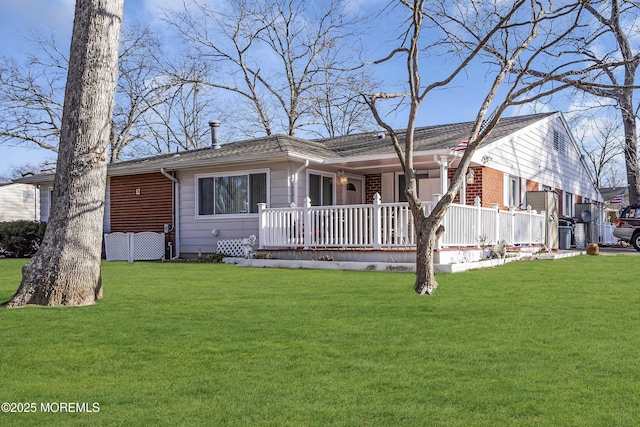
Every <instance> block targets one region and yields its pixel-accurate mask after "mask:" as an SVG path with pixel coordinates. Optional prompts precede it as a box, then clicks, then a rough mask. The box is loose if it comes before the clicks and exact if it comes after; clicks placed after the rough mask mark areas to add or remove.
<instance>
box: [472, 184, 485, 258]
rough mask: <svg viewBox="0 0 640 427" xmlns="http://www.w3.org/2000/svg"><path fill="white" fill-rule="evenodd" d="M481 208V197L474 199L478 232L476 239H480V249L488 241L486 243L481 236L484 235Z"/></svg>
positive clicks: (476, 230) (476, 229)
mask: <svg viewBox="0 0 640 427" xmlns="http://www.w3.org/2000/svg"><path fill="white" fill-rule="evenodd" d="M481 206H482V201H481V200H480V196H476V197H475V198H474V199H473V207H474V208H475V209H476V226H475V232H476V239H478V247H481V246H482V245H484V244H486V243H487V242H486V241H484V240H486V239H483V238H482V235H481V234H480V233H482V209H480V207H481Z"/></svg>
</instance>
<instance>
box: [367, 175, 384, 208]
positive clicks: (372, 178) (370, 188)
mask: <svg viewBox="0 0 640 427" xmlns="http://www.w3.org/2000/svg"><path fill="white" fill-rule="evenodd" d="M364 187H365V190H364V197H365V200H364V202H365V203H373V196H375V194H376V193H378V194H381V193H382V176H381V175H380V174H379V173H375V174H371V175H365V183H364Z"/></svg>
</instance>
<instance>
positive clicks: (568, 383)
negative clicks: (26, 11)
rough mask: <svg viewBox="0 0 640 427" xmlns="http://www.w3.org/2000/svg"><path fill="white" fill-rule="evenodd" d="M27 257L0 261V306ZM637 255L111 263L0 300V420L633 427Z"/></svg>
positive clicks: (637, 389)
mask: <svg viewBox="0 0 640 427" xmlns="http://www.w3.org/2000/svg"><path fill="white" fill-rule="evenodd" d="M23 263H24V261H21V260H0V301H6V300H7V299H9V298H10V296H11V294H12V293H13V292H14V291H15V290H16V289H17V286H18V283H19V280H20V267H21V266H22V264H23ZM639 273H640V267H639V266H638V263H637V259H636V258H635V257H628V256H617V257H613V256H607V257H604V256H600V257H588V256H581V257H576V258H571V259H564V260H558V261H532V262H520V263H511V264H507V265H505V266H503V267H500V268H495V269H489V270H482V271H473V272H467V273H458V274H453V275H440V276H438V279H439V282H440V287H439V288H438V289H437V291H436V293H435V295H433V296H431V297H419V296H417V295H415V294H414V293H413V291H412V285H413V276H412V275H411V274H407V273H380V272H341V271H309V270H275V269H248V268H238V267H235V266H228V265H213V264H168V263H165V264H159V263H135V264H133V265H129V264H126V263H105V264H104V265H103V279H104V284H105V298H104V299H103V300H101V301H100V302H99V303H98V304H96V305H95V306H92V307H81V308H39V307H34V308H27V309H15V310H0V346H1V347H0V375H1V378H0V402H34V403H36V404H37V405H38V409H39V405H40V403H41V402H44V403H47V402H88V403H89V405H91V404H92V403H93V402H98V403H99V408H100V411H99V412H98V413H41V412H38V413H35V414H32V413H8V414H7V413H0V425H11V426H13V425H24V426H33V425H47V426H51V425H54V426H55V425H60V426H73V425H91V426H99V425H122V426H137V425H159V426H163V425H164V426H188V425H207V426H216V425H230V426H256V425H268V426H326V425H344V426H413V425H415V426H426V425H437V426H503V425H505V426H506V425H509V426H532V425H535V426H578V425H579V426H612V425H616V426H636V425H637V424H638V422H639V421H640V327H638V326H639V325H640V292H639V288H638V284H637V283H638V281H637V278H638V277H639V276H640V274H639Z"/></svg>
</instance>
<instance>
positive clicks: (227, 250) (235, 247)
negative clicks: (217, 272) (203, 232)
mask: <svg viewBox="0 0 640 427" xmlns="http://www.w3.org/2000/svg"><path fill="white" fill-rule="evenodd" d="M216 251H217V252H218V253H219V254H225V255H229V256H235V257H243V256H244V248H243V247H242V239H234V240H218V247H217V249H216Z"/></svg>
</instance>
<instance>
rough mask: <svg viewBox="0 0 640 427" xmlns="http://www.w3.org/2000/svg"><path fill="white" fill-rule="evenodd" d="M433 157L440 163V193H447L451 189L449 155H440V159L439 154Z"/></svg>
mask: <svg viewBox="0 0 640 427" xmlns="http://www.w3.org/2000/svg"><path fill="white" fill-rule="evenodd" d="M433 159H434V160H435V161H436V163H438V165H440V194H446V192H447V190H448V189H449V185H448V180H449V176H448V175H449V174H448V172H447V171H448V169H449V158H448V157H447V156H440V160H438V156H436V155H434V156H433Z"/></svg>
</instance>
